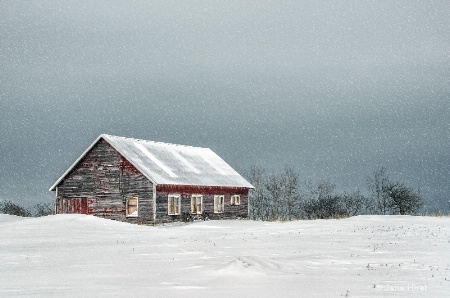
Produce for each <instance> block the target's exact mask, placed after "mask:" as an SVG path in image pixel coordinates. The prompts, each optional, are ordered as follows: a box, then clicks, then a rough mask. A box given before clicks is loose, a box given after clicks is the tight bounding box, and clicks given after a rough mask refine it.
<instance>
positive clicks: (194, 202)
mask: <svg viewBox="0 0 450 298" xmlns="http://www.w3.org/2000/svg"><path fill="white" fill-rule="evenodd" d="M202 201H203V197H202V196H200V195H196V196H192V198H191V210H192V214H202V211H203V208H202V203H203V202H202Z"/></svg>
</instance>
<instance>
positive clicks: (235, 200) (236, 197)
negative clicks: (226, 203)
mask: <svg viewBox="0 0 450 298" xmlns="http://www.w3.org/2000/svg"><path fill="white" fill-rule="evenodd" d="M240 204H241V196H240V195H234V196H231V205H240Z"/></svg>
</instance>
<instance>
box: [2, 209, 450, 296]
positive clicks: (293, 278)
mask: <svg viewBox="0 0 450 298" xmlns="http://www.w3.org/2000/svg"><path fill="white" fill-rule="evenodd" d="M0 264H1V266H0V296H1V297H9V296H14V297H16V296H33V297H36V296H37V297H39V296H41V297H49V296H50V297H60V296H64V297H82V296H90V297H94V296H95V297H102V296H113V297H116V296H123V295H130V294H132V295H144V296H146V297H173V296H174V295H183V296H184V297H210V296H214V297H345V296H347V297H386V296H389V297H404V296H408V297H409V296H411V297H422V296H428V297H449V296H450V218H448V217H443V218H435V217H412V216H357V217H353V218H348V219H341V220H316V221H295V222H286V223H279V222H254V221H247V220H245V221H239V220H236V221H231V220H228V221H206V222H194V223H191V224H173V225H166V226H157V227H150V226H138V225H132V224H127V223H121V222H116V221H111V220H107V219H101V218H96V217H92V216H85V215H55V216H47V217H41V218H17V217H14V216H9V215H2V214H0Z"/></svg>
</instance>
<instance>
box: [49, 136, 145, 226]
mask: <svg viewBox="0 0 450 298" xmlns="http://www.w3.org/2000/svg"><path fill="white" fill-rule="evenodd" d="M127 196H135V197H138V199H139V203H138V204H139V205H138V207H139V209H138V217H126V216H125V215H126V214H125V211H126V210H125V208H126V203H125V202H124V200H123V198H124V197H127ZM74 200H80V204H78V203H76V201H74ZM84 201H86V202H87V208H84V207H83V206H84ZM78 206H81V207H80V208H78ZM56 212H57V213H86V214H93V215H96V216H101V217H105V218H110V219H115V220H122V221H129V222H136V223H152V222H153V218H154V214H153V185H152V183H151V182H150V181H149V180H148V179H147V178H146V177H145V176H144V175H142V174H141V173H140V172H139V171H138V170H136V168H135V167H134V166H133V165H131V164H130V163H129V162H128V161H127V160H126V159H124V158H123V157H122V156H121V155H120V154H119V153H118V152H117V151H116V150H115V149H114V148H113V147H112V146H111V145H109V144H108V142H106V141H104V140H103V139H101V140H100V141H99V142H98V143H97V144H96V145H95V146H94V147H93V148H92V149H91V150H90V151H89V152H88V153H87V154H86V156H85V157H84V158H83V159H82V160H81V161H80V162H79V163H78V165H76V166H75V167H74V169H73V170H72V171H71V173H69V174H68V175H67V176H66V178H65V179H64V180H63V181H61V183H60V184H59V185H58V186H57V202H56Z"/></svg>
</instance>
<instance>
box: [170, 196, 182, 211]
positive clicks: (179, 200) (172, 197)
mask: <svg viewBox="0 0 450 298" xmlns="http://www.w3.org/2000/svg"><path fill="white" fill-rule="evenodd" d="M171 199H172V200H173V201H174V202H175V199H177V203H178V208H177V209H178V210H174V212H172V213H171V212H170V209H171V208H170V200H171ZM174 207H175V206H174ZM180 213H181V196H180V195H179V194H170V195H168V196H167V214H168V215H180Z"/></svg>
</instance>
